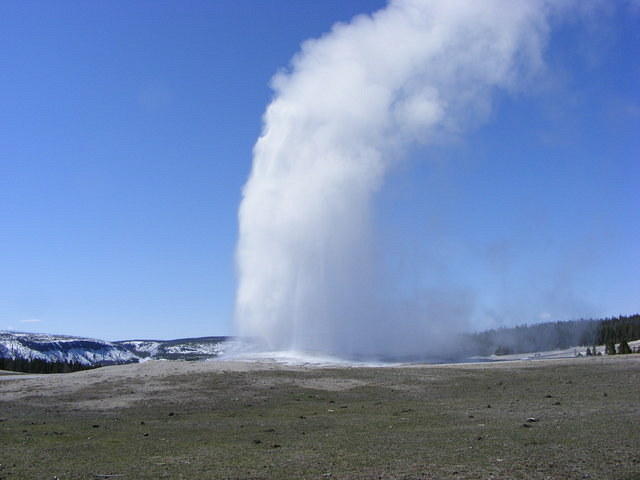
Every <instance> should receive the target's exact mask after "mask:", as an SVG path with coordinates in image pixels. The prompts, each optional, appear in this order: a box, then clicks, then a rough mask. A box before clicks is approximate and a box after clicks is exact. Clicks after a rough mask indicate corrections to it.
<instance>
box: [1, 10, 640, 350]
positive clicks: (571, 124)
mask: <svg viewBox="0 0 640 480" xmlns="http://www.w3.org/2000/svg"><path fill="white" fill-rule="evenodd" d="M383 5H384V2H374V1H370V0H369V1H345V0H340V1H338V0H336V1H322V2H318V1H315V0H297V1H295V2H292V1H285V0H271V1H268V2H262V1H248V0H233V1H226V0H218V1H215V2H210V1H206V2H205V1H203V2H198V1H192V2H179V1H167V2H155V1H153V2H151V1H149V2H144V1H140V2H124V1H122V2H100V3H98V2H44V1H41V2H35V1H34V2H23V1H5V2H2V3H1V4H0V24H1V25H2V27H1V29H0V31H1V32H2V41H1V42H0V65H1V68H0V105H1V106H2V108H1V109H0V329H5V328H12V329H17V330H26V331H43V332H52V333H54V332H55V333H67V334H77V335H85V336H94V337H101V338H107V339H120V338H134V337H135V338H172V337H173V338H175V337H187V336H201V335H222V334H229V333H231V332H232V316H233V298H234V289H235V278H234V263H233V254H234V247H235V242H236V237H237V220H236V217H237V207H238V203H239V200H240V193H241V188H242V185H243V184H244V182H245V180H246V178H247V175H248V173H249V170H250V166H251V149H252V147H253V144H254V142H255V140H256V138H257V136H258V135H259V133H260V128H261V116H262V113H263V111H264V108H265V107H266V105H267V104H268V103H269V100H270V98H271V91H270V89H269V81H270V78H271V76H272V75H273V74H274V73H275V72H276V71H277V70H278V69H279V68H282V67H285V66H286V65H287V63H288V61H289V59H290V58H291V57H292V55H293V54H294V53H295V52H296V51H297V50H298V48H299V45H300V43H301V42H302V41H303V40H305V39H307V38H310V37H316V36H318V35H320V34H322V33H323V32H326V31H327V30H328V29H329V28H330V27H331V25H332V24H333V23H334V22H336V21H348V20H349V19H350V18H351V17H352V16H353V15H354V14H357V13H364V12H370V11H373V10H375V9H377V8H379V7H381V6H383ZM629 5H630V4H629ZM629 5H628V4H626V3H622V2H619V3H617V7H618V8H617V9H609V10H610V11H607V12H604V13H603V14H602V15H598V18H597V19H594V18H592V19H590V20H586V21H580V22H579V21H570V22H565V23H564V24H562V25H560V26H558V28H557V29H556V30H555V31H554V33H553V34H552V36H551V38H550V44H549V47H548V50H547V56H546V59H545V60H546V63H547V71H546V73H545V74H544V76H543V78H542V79H538V81H536V82H535V83H531V84H527V85H521V88H519V89H518V90H517V91H515V92H510V93H504V92H497V93H496V96H495V98H494V104H493V108H492V113H491V114H490V117H489V119H488V121H487V122H485V123H483V124H481V125H478V126H475V127H474V128H470V129H469V131H468V132H467V133H466V134H465V135H463V136H461V137H460V138H457V139H454V140H451V141H450V142H447V143H446V144H440V145H437V146H431V147H423V148H416V149H414V150H413V151H411V153H410V155H409V156H408V158H407V159H406V161H405V163H404V164H403V165H402V166H401V168H399V169H397V170H396V171H395V172H394V173H393V174H392V175H391V177H390V178H389V179H388V183H387V185H386V186H385V188H384V190H383V191H382V192H381V193H380V195H379V198H378V200H377V201H378V202H379V206H380V208H379V209H378V217H379V218H378V219H377V225H378V228H379V232H380V237H381V242H380V245H381V247H383V249H384V251H386V252H388V254H387V257H388V262H389V266H390V269H391V270H393V271H397V272H400V273H399V274H398V278H402V279H403V282H405V283H406V285H405V286H404V288H408V289H411V288H415V289H420V288H425V289H429V288H435V287H437V286H438V285H442V284H447V285H452V286H456V287H460V288H463V289H468V290H470V291H472V292H473V295H474V296H475V297H476V300H477V305H478V307H477V313H476V315H477V318H478V319H479V323H478V325H479V326H483V327H484V326H496V325H501V324H506V325H508V324H513V323H524V322H534V321H540V320H547V319H553V320H555V319H570V318H576V317H580V316H600V315H613V314H618V313H633V312H636V311H639V310H640V275H639V274H640V241H639V239H640V195H639V194H638V185H639V184H640V162H639V158H640V140H639V138H640V135H638V132H640V91H639V87H638V86H639V85H640V64H639V63H638V61H637V59H638V55H639V54H640V33H639V32H640V29H638V28H637V26H638V21H639V19H640V16H638V13H637V11H636V12H635V13H634V11H633V9H632V8H631V7H629Z"/></svg>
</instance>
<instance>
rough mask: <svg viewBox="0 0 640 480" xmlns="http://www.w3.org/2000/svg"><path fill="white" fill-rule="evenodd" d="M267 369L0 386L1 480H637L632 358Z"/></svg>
mask: <svg viewBox="0 0 640 480" xmlns="http://www.w3.org/2000/svg"><path fill="white" fill-rule="evenodd" d="M216 368H219V370H215V369H216ZM262 368H263V369H262V370H260V369H258V370H252V371H246V370H245V371H243V369H242V368H241V369H238V370H234V368H233V367H232V366H231V365H228V366H224V364H222V366H220V367H216V362H206V363H204V362H200V363H193V362H153V361H152V362H148V363H143V364H136V365H126V366H118V367H105V368H101V369H100V370H97V371H95V372H78V373H73V374H71V375H65V376H58V377H46V378H44V379H42V378H38V379H23V380H20V379H15V380H8V381H2V382H0V412H1V413H0V420H1V422H0V442H1V444H2V446H3V447H2V461H1V462H0V463H1V464H2V466H0V478H2V479H3V480H4V479H6V480H11V479H15V480H18V479H20V480H31V479H34V480H35V479H45V478H55V477H57V478H59V479H65V480H83V479H89V478H100V477H99V475H105V477H102V478H107V477H106V475H120V476H121V477H114V478H124V479H136V480H146V479H154V480H155V479H158V478H171V479H180V478H183V479H214V478H216V479H264V480H272V479H273V480H276V479H292V478H295V479H318V480H321V479H336V478H337V479H341V480H368V479H379V478H382V479H386V480H390V479H403V480H418V479H420V480H429V479H442V480H446V479H468V480H470V479H478V478H498V479H514V480H517V479H527V480H528V479H539V480H543V479H547V478H552V479H563V480H564V479H566V480H582V479H584V478H592V479H595V478H602V479H635V478H638V472H639V466H640V430H638V428H637V391H636V390H635V389H633V388H620V386H621V385H630V383H629V382H631V381H633V379H637V378H638V377H639V375H640V358H637V357H635V356H629V355H620V356H615V357H600V358H597V359H596V358H591V359H589V360H586V359H582V360H577V359H569V360H562V361H543V362H528V363H525V362H505V363H495V364H482V365H457V366H426V367H404V368H348V369H344V368H331V369H317V368H311V369H303V368H292V369H287V368H283V367H280V368H277V367H268V368H265V367H262ZM207 369H208V370H207ZM594 386H597V388H596V387H594ZM36 388H37V393H36V390H35V389H36ZM603 392H607V396H604V394H603ZM489 406H490V407H491V408H488V407H489ZM524 425H527V427H526V428H525V427H524ZM621 439H623V440H621ZM70 452H73V454H70ZM109 478H111V477H109Z"/></svg>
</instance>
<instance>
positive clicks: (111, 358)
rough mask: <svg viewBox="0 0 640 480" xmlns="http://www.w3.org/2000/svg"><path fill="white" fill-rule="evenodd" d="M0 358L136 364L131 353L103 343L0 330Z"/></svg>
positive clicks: (102, 341) (89, 339) (93, 363)
mask: <svg viewBox="0 0 640 480" xmlns="http://www.w3.org/2000/svg"><path fill="white" fill-rule="evenodd" d="M0 357H3V358H11V359H26V360H44V361H48V362H66V363H71V362H73V363H80V364H82V365H114V364H120V363H132V362H137V361H139V357H138V356H137V355H135V354H134V353H133V352H131V351H130V350H128V349H126V348H124V347H122V346H120V345H117V344H114V343H111V342H106V341H104V340H97V339H93V338H80V337H70V336H64V335H48V334H41V333H23V332H6V331H0Z"/></svg>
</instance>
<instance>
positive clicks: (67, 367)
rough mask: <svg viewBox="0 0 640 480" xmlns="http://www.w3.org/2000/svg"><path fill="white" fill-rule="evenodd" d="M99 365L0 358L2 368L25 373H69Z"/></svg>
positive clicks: (0, 367) (0, 368)
mask: <svg viewBox="0 0 640 480" xmlns="http://www.w3.org/2000/svg"><path fill="white" fill-rule="evenodd" d="M98 367H99V365H83V364H82V363H78V362H51V361H47V360H41V359H37V358H36V359H33V360H29V359H26V358H15V359H14V358H0V370H11V371H14V372H24V373H69V372H76V371H78V370H89V369H92V368H98Z"/></svg>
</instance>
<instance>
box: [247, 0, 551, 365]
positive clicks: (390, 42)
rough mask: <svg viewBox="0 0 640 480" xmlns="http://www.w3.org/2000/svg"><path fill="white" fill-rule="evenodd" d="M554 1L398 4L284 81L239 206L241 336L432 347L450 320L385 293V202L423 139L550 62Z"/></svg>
mask: <svg viewBox="0 0 640 480" xmlns="http://www.w3.org/2000/svg"><path fill="white" fill-rule="evenodd" d="M549 10H550V6H549V4H548V3H547V2H545V1H542V0H518V1H512V0H483V1H481V2H476V1H468V0H397V1H392V2H391V3H390V4H389V5H388V6H387V7H386V8H385V9H383V10H380V11H378V12H376V13H374V14H373V15H363V16H359V17H356V18H354V19H353V20H352V21H351V22H350V23H349V24H337V25H335V26H334V27H333V28H332V30H331V31H330V32H329V33H328V34H326V35H324V36H323V37H321V38H319V39H316V40H309V41H307V42H305V43H304V44H303V45H302V48H301V51H300V52H299V53H298V54H297V55H296V56H295V57H294V59H293V60H292V63H291V66H290V69H289V70H288V71H286V72H283V73H279V74H277V75H276V76H275V77H274V79H273V89H274V92H275V95H274V100H273V101H272V102H271V104H270V105H269V107H268V108H267V111H266V113H265V115H264V131H263V133H262V136H261V137H260V138H259V139H258V141H257V143H256V145H255V148H254V157H253V169H252V171H251V175H250V178H249V180H248V181H247V183H246V185H245V187H244V192H243V199H242V203H241V205H240V212H239V243H238V247H237V268H238V281H239V283H238V290H237V298H236V327H237V333H238V334H239V335H242V336H249V337H254V338H258V339H261V340H262V341H264V342H265V344H266V346H267V348H269V349H274V350H301V351H312V352H317V353H326V354H333V355H338V356H347V357H353V356H374V355H384V356H388V355H397V354H399V353H402V354H411V353H415V352H418V351H420V352H421V353H424V349H425V346H426V345H427V342H426V339H427V338H429V339H430V340H431V342H429V344H431V345H433V344H434V342H433V340H434V337H433V335H435V334H436V332H442V331H443V326H444V325H447V324H448V322H449V319H447V318H441V317H433V318H422V319H421V320H420V321H416V319H417V317H416V318H408V316H407V315H403V314H400V313H398V312H397V311H395V308H394V307H393V305H390V304H389V300H385V299H384V295H382V294H381V290H380V289H382V288H384V285H385V279H384V275H382V274H381V270H382V269H380V268H378V267H379V265H380V263H379V257H378V256H375V255H373V248H372V247H373V246H374V245H373V238H372V235H371V217H372V212H371V208H372V199H373V196H374V194H375V192H376V191H377V190H378V189H379V188H380V187H381V185H382V183H383V180H384V177H385V174H386V172H387V171H388V170H389V169H390V168H391V167H393V165H394V164H395V163H396V162H397V161H398V160H399V159H400V158H401V157H402V154H403V152H404V151H405V150H406V149H407V148H408V147H410V146H411V145H412V144H414V143H416V142H419V143H429V142H431V141H434V140H437V139H439V138H441V137H442V136H444V135H456V134H458V133H459V132H460V131H461V130H462V129H464V128H465V127H468V126H469V125H471V124H474V123H477V122H478V121H480V120H482V118H483V117H484V116H485V115H486V114H487V112H488V109H489V105H490V97H491V93H492V90H493V89H495V88H509V87H511V86H513V85H514V83H515V82H516V81H517V80H518V79H519V78H520V77H521V76H522V75H527V74H529V73H531V72H532V71H534V70H535V69H537V68H538V67H539V66H540V64H541V60H540V58H541V49H542V45H543V43H544V37H545V33H546V31H547V16H548V14H549Z"/></svg>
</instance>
